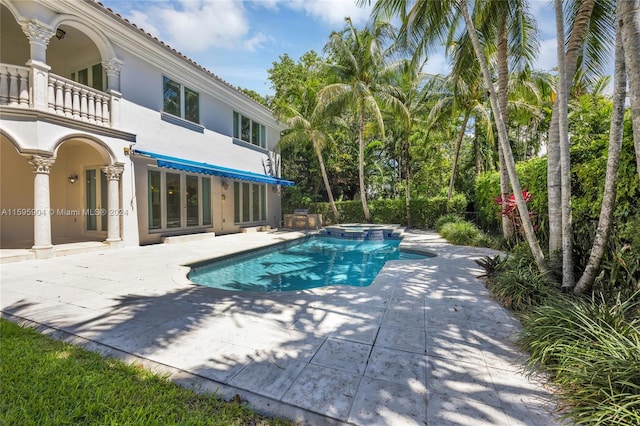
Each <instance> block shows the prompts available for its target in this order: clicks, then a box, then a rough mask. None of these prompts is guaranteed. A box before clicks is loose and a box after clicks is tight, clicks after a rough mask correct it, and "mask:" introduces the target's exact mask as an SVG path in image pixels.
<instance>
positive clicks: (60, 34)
mask: <svg viewBox="0 0 640 426" xmlns="http://www.w3.org/2000/svg"><path fill="white" fill-rule="evenodd" d="M66 35H67V33H66V32H64V30H61V29H60V28H58V29H57V30H56V38H57V39H58V40H62V39H63V38H64V36H66Z"/></svg>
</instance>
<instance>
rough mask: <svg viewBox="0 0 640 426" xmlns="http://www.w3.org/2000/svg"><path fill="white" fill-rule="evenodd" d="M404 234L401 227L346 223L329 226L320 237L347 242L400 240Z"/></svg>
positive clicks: (321, 232)
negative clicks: (341, 239) (340, 239)
mask: <svg viewBox="0 0 640 426" xmlns="http://www.w3.org/2000/svg"><path fill="white" fill-rule="evenodd" d="M403 232H404V228H402V227H401V226H400V225H381V224H369V223H344V224H340V225H331V226H327V227H325V228H324V229H323V230H322V231H320V235H324V236H327V237H335V238H344V239H347V240H400V239H402V233H403Z"/></svg>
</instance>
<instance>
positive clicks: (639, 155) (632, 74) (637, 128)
mask: <svg viewBox="0 0 640 426" xmlns="http://www.w3.org/2000/svg"><path fill="white" fill-rule="evenodd" d="M618 1H619V6H620V8H621V10H620V21H621V25H622V44H623V46H624V54H625V63H626V69H627V76H628V78H629V99H630V101H631V115H632V125H631V127H632V129H633V143H634V146H635V149H636V165H637V168H638V175H639V176H640V0H618Z"/></svg>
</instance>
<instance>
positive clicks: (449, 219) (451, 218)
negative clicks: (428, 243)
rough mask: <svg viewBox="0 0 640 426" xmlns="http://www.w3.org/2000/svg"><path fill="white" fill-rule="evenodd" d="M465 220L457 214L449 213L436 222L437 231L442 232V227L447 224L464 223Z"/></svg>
mask: <svg viewBox="0 0 640 426" xmlns="http://www.w3.org/2000/svg"><path fill="white" fill-rule="evenodd" d="M463 221H464V218H463V217H462V216H460V215H459V214H457V213H447V214H445V215H444V216H440V217H439V218H438V220H436V224H435V228H436V231H438V232H440V230H441V229H442V226H444V225H445V224H447V223H458V222H463Z"/></svg>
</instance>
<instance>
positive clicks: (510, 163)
mask: <svg viewBox="0 0 640 426" xmlns="http://www.w3.org/2000/svg"><path fill="white" fill-rule="evenodd" d="M456 7H457V8H458V9H459V10H460V13H462V16H463V18H464V22H465V24H466V27H467V32H468V33H469V38H470V39H471V43H472V45H473V50H474V51H475V54H476V58H477V59H478V63H479V64H480V70H481V71H482V78H483V79H484V83H485V85H486V87H487V91H488V92H489V100H490V101H491V109H492V110H493V113H494V116H496V117H502V111H501V109H500V104H499V103H498V96H497V95H496V92H495V89H494V87H493V82H492V81H491V74H490V72H489V66H488V65H487V60H486V57H485V55H484V52H483V51H482V47H481V45H480V40H479V39H478V34H477V33H476V29H475V25H474V23H473V21H472V20H471V15H470V14H469V9H468V7H469V6H468V4H467V0H458V1H457V2H456ZM495 122H496V127H497V128H498V141H499V143H500V148H501V149H502V154H503V156H504V160H505V164H506V167H507V171H508V173H509V180H510V181H511V187H512V188H513V193H514V197H515V200H516V205H517V206H518V212H519V213H520V219H521V221H522V228H523V229H524V233H525V238H526V240H527V243H528V244H529V248H530V249H531V253H532V254H533V257H534V259H535V262H536V265H537V266H538V269H539V270H540V271H541V272H543V273H545V274H546V273H548V267H547V264H546V261H545V259H544V254H543V253H542V250H541V249H540V244H538V240H537V239H536V237H535V234H534V231H533V225H532V224H531V219H530V218H529V210H528V208H527V203H526V201H525V200H524V197H523V195H522V187H521V186H520V180H519V179H518V175H517V173H516V165H515V161H514V159H513V153H512V152H511V145H510V144H509V137H508V134H507V127H506V123H505V122H504V121H503V120H501V119H496V120H495Z"/></svg>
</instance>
